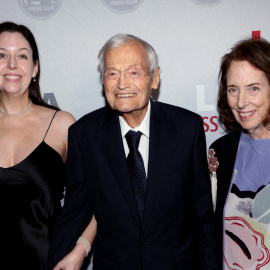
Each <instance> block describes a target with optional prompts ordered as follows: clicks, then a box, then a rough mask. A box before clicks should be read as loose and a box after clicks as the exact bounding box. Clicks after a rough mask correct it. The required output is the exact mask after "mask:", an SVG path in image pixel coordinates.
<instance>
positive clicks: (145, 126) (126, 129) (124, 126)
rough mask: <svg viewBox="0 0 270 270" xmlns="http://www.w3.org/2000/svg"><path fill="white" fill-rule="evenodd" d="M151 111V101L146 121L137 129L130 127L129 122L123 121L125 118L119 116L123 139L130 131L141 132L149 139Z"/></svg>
mask: <svg viewBox="0 0 270 270" xmlns="http://www.w3.org/2000/svg"><path fill="white" fill-rule="evenodd" d="M150 109H151V102H150V100H149V103H148V107H147V112H146V115H145V117H144V119H143V120H142V122H141V124H140V125H139V126H138V127H136V128H132V127H130V126H129V125H128V124H127V122H126V121H125V120H124V119H123V117H122V116H119V121H120V128H121V134H122V138H124V137H125V136H126V134H127V133H128V132H129V131H130V130H134V131H140V132H141V133H142V134H144V135H145V136H146V137H147V138H148V139H149V126H150Z"/></svg>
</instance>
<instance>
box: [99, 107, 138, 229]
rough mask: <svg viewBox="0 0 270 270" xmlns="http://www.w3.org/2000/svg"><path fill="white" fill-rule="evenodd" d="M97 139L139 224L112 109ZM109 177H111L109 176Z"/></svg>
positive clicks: (117, 126)
mask: <svg viewBox="0 0 270 270" xmlns="http://www.w3.org/2000/svg"><path fill="white" fill-rule="evenodd" d="M97 141H98V142H99V145H100V147H101V149H102V150H103V153H104V156H105V158H106V160H107V162H108V164H109V166H110V168H111V170H112V175H113V177H114V179H116V181H117V183H118V185H119V188H120V190H121V192H122V194H123V196H124V198H125V200H126V202H127V204H128V205H129V207H130V210H131V212H132V214H133V216H134V218H135V220H136V222H137V224H138V225H139V226H140V217H139V213H138V209H137V204H136V199H135V196H134V193H133V189H132V185H131V181H130V178H129V173H128V168H127V165H126V156H125V152H124V146H123V140H122V136H121V129H120V123H119V118H118V115H117V114H115V113H114V112H113V111H112V110H110V109H109V110H108V116H107V118H106V121H105V123H104V124H102V126H101V128H100V130H99V131H98V132H97ZM109 179H112V178H110V177H109Z"/></svg>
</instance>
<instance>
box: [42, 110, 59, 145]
mask: <svg viewBox="0 0 270 270" xmlns="http://www.w3.org/2000/svg"><path fill="white" fill-rule="evenodd" d="M57 112H58V111H55V113H54V114H53V117H52V120H51V122H50V124H49V126H48V129H47V131H46V133H45V136H44V138H43V141H44V140H45V138H46V136H47V133H48V131H49V129H50V127H51V124H52V121H53V119H54V117H55V115H56V113H57Z"/></svg>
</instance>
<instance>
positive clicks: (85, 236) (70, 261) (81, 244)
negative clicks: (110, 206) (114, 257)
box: [53, 216, 97, 270]
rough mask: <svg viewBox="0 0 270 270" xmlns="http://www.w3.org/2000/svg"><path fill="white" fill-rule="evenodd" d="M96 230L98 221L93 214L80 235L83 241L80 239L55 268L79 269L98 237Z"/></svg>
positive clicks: (62, 269) (65, 269)
mask: <svg viewBox="0 0 270 270" xmlns="http://www.w3.org/2000/svg"><path fill="white" fill-rule="evenodd" d="M96 232H97V222H96V219H95V217H94V216H93V218H92V220H91V222H90V223H89V225H88V226H87V228H86V229H85V230H84V232H83V233H82V235H81V237H80V240H82V241H80V240H79V241H78V242H77V244H76V245H75V247H74V248H73V250H72V251H71V252H70V253H68V254H67V255H66V256H65V257H64V258H63V259H62V260H61V261H60V262H58V264H57V265H56V266H55V267H54V268H53V270H79V269H80V268H81V266H82V264H83V261H84V259H85V257H87V255H88V253H89V251H90V249H91V246H92V244H93V242H94V240H95V237H96ZM87 242H88V243H87ZM89 246H90V249H89Z"/></svg>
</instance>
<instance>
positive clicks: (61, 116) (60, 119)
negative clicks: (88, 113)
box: [54, 111, 76, 129]
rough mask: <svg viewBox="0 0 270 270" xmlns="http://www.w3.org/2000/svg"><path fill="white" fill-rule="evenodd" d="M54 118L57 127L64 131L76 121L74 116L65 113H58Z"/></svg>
mask: <svg viewBox="0 0 270 270" xmlns="http://www.w3.org/2000/svg"><path fill="white" fill-rule="evenodd" d="M54 118H55V119H54V121H55V122H56V123H57V125H59V126H60V127H62V128H66V129H68V128H69V127H70V126H71V125H72V124H73V123H75V121H76V119H75V118H74V116H73V115H72V114H71V113H69V112H66V111H58V112H57V113H56V115H55V117H54Z"/></svg>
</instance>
